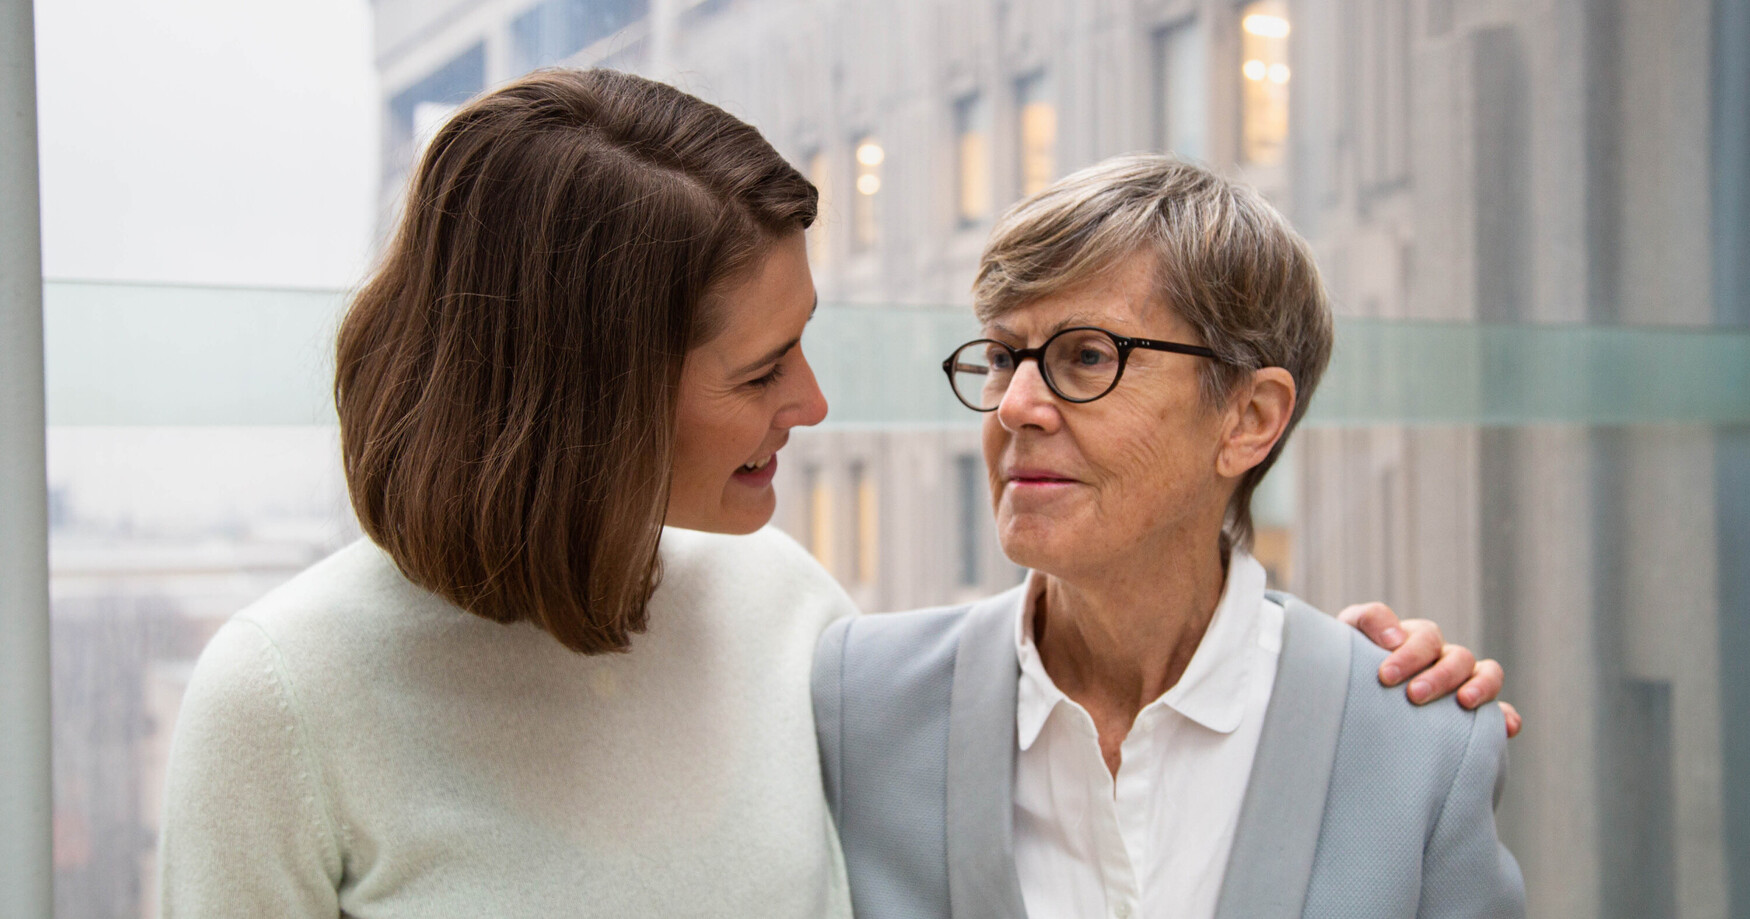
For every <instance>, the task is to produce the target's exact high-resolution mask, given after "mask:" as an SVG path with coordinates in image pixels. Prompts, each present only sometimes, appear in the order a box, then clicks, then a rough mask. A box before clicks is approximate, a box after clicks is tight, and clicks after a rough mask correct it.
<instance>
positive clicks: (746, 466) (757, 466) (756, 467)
mask: <svg viewBox="0 0 1750 919" xmlns="http://www.w3.org/2000/svg"><path fill="white" fill-rule="evenodd" d="M777 457H778V454H776V453H774V454H772V455H771V456H768V457H766V458H765V459H763V460H755V461H754V462H751V463H742V464H741V471H742V472H758V471H760V470H761V469H764V468H766V467H767V466H769V465H771V463H772V460H774V459H777Z"/></svg>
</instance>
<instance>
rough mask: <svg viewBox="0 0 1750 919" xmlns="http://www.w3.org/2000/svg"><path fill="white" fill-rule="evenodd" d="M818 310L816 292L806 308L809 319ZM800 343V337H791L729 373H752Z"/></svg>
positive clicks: (737, 374)
mask: <svg viewBox="0 0 1750 919" xmlns="http://www.w3.org/2000/svg"><path fill="white" fill-rule="evenodd" d="M819 311H820V294H818V293H817V294H815V295H814V305H813V306H812V307H809V309H808V318H809V319H810V320H813V319H814V314H815V313H817V312H819ZM801 343H802V339H800V338H792V339H790V340H789V341H787V342H785V343H784V344H782V345H779V346H778V347H776V348H773V349H772V350H770V351H767V352H766V353H765V354H763V355H761V356H760V359H759V360H757V361H750V362H749V363H746V364H743V365H742V366H741V367H739V368H737V369H736V370H735V371H734V372H733V373H732V374H731V376H741V375H742V374H747V373H753V372H754V371H755V370H758V369H760V368H761V367H764V366H765V365H767V364H770V363H771V362H773V361H775V360H777V359H778V358H780V357H783V356H784V355H786V354H789V353H790V349H791V348H794V347H796V346H797V345H799V344H801Z"/></svg>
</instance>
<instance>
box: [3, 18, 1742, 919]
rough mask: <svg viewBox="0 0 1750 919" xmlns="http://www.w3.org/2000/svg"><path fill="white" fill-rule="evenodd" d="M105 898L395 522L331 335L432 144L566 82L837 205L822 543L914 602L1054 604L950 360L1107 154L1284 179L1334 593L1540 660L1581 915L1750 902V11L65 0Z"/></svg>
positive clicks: (1323, 595)
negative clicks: (262, 633) (252, 610)
mask: <svg viewBox="0 0 1750 919" xmlns="http://www.w3.org/2000/svg"><path fill="white" fill-rule="evenodd" d="M37 31H38V60H39V85H40V91H41V113H42V114H41V120H42V137H41V145H42V151H43V167H42V169H43V207H44V215H43V221H44V232H45V236H44V261H45V271H46V274H47V276H48V282H47V285H46V293H45V322H46V348H47V351H46V354H47V372H48V399H49V403H48V410H49V424H50V427H49V431H48V446H49V470H50V511H51V574H52V584H51V590H52V601H53V628H54V633H53V639H54V651H53V654H54V662H53V665H54V666H53V679H54V705H55V718H54V724H55V728H54V730H55V735H54V757H55V762H54V766H55V871H56V887H55V898H56V915H58V916H60V917H62V919H85V917H93V919H95V917H117V916H152V915H154V914H155V909H154V899H155V891H154V883H155V882H154V878H155V862H154V844H155V836H156V833H157V829H158V799H159V791H160V785H161V781H162V770H163V763H164V757H165V752H166V747H167V744H168V740H169V736H170V732H171V730H172V728H173V726H174V722H175V716H176V710H177V706H178V704H179V701H180V699H181V695H182V690H183V686H184V685H185V682H186V679H187V676H188V673H189V671H190V668H191V667H192V665H193V661H194V659H195V657H196V656H197V655H198V654H199V652H200V649H201V647H202V646H203V644H204V643H205V641H206V639H207V638H208V637H209V636H210V635H211V634H212V632H213V631H214V629H216V628H217V626H218V624H219V623H220V622H221V621H223V619H224V618H225V617H226V616H228V615H229V614H231V613H232V612H235V611H236V610H237V609H239V608H241V607H242V606H244V605H246V604H248V603H249V602H250V601H252V600H254V599H255V598H257V597H259V596H260V595H261V594H263V593H264V592H266V591H267V590H269V589H271V588H272V587H273V586H274V585H275V584H277V583H279V582H280V581H282V580H284V579H286V578H287V577H289V576H291V575H292V574H293V573H295V572H296V571H298V570H299V569H300V568H302V567H304V566H306V565H308V564H309V563H311V562H313V561H314V560H316V559H318V558H320V557H322V556H323V555H325V554H326V553H328V552H330V551H332V550H334V549H335V548H337V547H339V546H341V545H343V544H345V543H346V542H348V541H350V540H352V539H354V538H357V532H358V531H357V527H356V525H355V524H354V523H353V521H352V519H351V513H350V510H349V508H348V505H347V502H346V497H345V492H344V485H343V482H342V480H341V477H340V474H339V462H338V454H337V442H336V434H335V428H334V426H333V421H332V406H331V403H330V400H329V396H328V386H329V374H330V367H331V358H330V355H329V349H330V346H331V336H332V332H333V328H334V325H335V322H336V321H337V318H338V316H339V313H340V311H341V310H342V309H344V307H345V304H346V301H347V292H348V290H349V289H350V288H351V287H353V286H354V285H356V284H357V282H358V281H359V280H360V279H361V278H362V277H363V276H364V273H365V272H366V271H367V270H368V267H369V263H370V257H371V255H372V252H373V251H374V247H375V246H376V244H377V241H378V240H379V239H380V237H381V234H382V233H383V232H384V228H385V227H387V226H389V225H390V223H391V221H392V219H393V215H394V213H395V211H396V208H397V205H398V198H399V195H400V193H401V187H402V184H403V183H404V181H405V179H406V176H407V173H408V170H409V167H410V165H411V163H412V162H413V160H414V158H415V157H416V155H417V154H418V152H419V150H420V148H421V145H422V143H423V142H424V141H425V139H426V138H428V137H429V135H430V133H431V131H432V130H433V128H434V127H435V126H436V125H438V124H440V123H442V121H443V119H444V118H445V117H447V115H448V114H449V113H450V112H451V111H453V109H454V108H455V106H456V105H458V104H459V103H461V102H463V101H464V100H466V99H467V98H469V97H470V96H472V95H473V94H476V93H478V92H480V91H481V90H483V89H487V88H490V87H492V86H495V85H498V84H500V83H502V82H503V81H505V80H508V79H510V78H513V77H515V76H517V75H518V74H521V73H524V72H526V71H528V70H530V69H533V68H536V67H542V66H549V65H555V64H564V65H573V66H595V65H601V66H610V67H616V68H621V69H626V70H632V71H636V72H639V73H643V74H646V75H649V76H653V77H656V78H660V79H664V80H668V81H671V82H673V83H675V84H676V85H678V86H680V87H681V88H683V89H686V90H688V91H690V92H693V93H695V94H697V95H699V96H702V97H703V98H705V99H708V100H711V101H713V102H716V103H718V104H719V105H722V106H724V107H725V108H727V109H728V110H729V111H731V112H733V113H735V114H737V115H739V116H741V117H743V118H744V119H746V120H748V121H750V122H751V123H753V124H754V125H756V126H758V127H759V128H760V129H761V130H762V131H763V132H764V133H765V135H766V136H767V137H768V138H769V139H770V140H771V141H772V143H773V144H774V145H775V146H776V147H777V148H778V149H779V150H780V151H781V152H783V153H784V154H785V155H786V156H788V157H789V158H790V159H791V161H792V162H794V163H795V164H796V165H797V167H798V168H800V169H801V170H802V171H803V172H804V173H805V174H807V175H808V176H809V177H810V179H812V180H813V181H814V183H815V184H816V185H817V186H818V187H819V188H820V191H821V200H822V204H823V208H822V215H823V216H822V219H821V221H820V222H819V224H818V225H817V226H816V227H815V229H814V230H813V231H811V234H810V243H809V244H810V254H811V259H812V261H813V265H814V270H815V279H816V284H817V286H818V288H819V291H820V296H821V303H822V306H821V310H820V315H819V317H818V318H817V320H816V321H815V322H814V324H813V326H812V327H811V329H810V331H809V333H808V336H807V338H806V339H805V342H804V345H805V347H806V349H807V350H808V354H809V357H810V359H811V360H812V362H813V363H814V366H815V368H816V369H817V371H818V373H819V375H820V380H821V385H822V388H823V389H824V390H825V392H826V395H827V397H828V399H829V400H830V402H831V404H832V413H831V416H830V417H829V419H828V421H827V423H826V424H824V425H822V426H821V427H820V428H818V429H815V430H811V431H807V432H798V434H797V436H795V437H794V439H793V440H792V442H791V446H790V447H789V448H788V450H787V451H786V459H785V463H784V465H783V466H782V468H781V471H780V474H779V481H778V488H779V494H780V505H779V512H778V520H777V522H778V524H779V525H780V526H782V527H783V528H784V529H786V530H788V531H789V532H790V533H792V534H793V535H795V536H796V538H797V539H798V540H800V541H801V542H802V543H803V544H804V545H806V546H807V547H808V548H809V549H810V550H811V551H812V552H813V553H814V554H815V556H816V557H817V558H819V560H820V561H821V562H822V564H824V565H825V566H827V567H828V568H829V569H830V570H831V571H832V572H833V573H834V575H835V576H837V577H838V578H839V579H840V580H841V581H842V582H843V583H844V584H845V586H846V587H847V589H849V590H850V591H851V593H852V594H853V596H854V597H855V598H856V599H857V600H858V601H859V602H860V603H861V604H862V605H863V607H864V608H865V609H867V610H871V611H877V610H889V609H899V608H905V607H909V606H917V605H926V604H934V603H941V602H948V601H953V600H959V599H965V598H969V597H972V596H977V595H982V594H985V593H989V592H992V591H995V590H999V589H1002V588H1005V587H1008V586H1010V585H1011V584H1013V583H1015V581H1016V579H1017V578H1018V577H1019V576H1020V571H1019V570H1018V569H1017V568H1016V567H1015V566H1013V565H1012V564H1011V563H1009V562H1008V561H1006V560H1005V559H1004V558H1003V556H1002V554H1001V552H1000V550H999V549H998V547H997V546H996V544H995V540H994V536H993V534H992V532H991V530H990V527H989V524H988V521H987V517H988V509H987V507H988V504H987V502H988V497H987V494H986V491H985V483H984V473H983V467H982V461H981V460H980V458H979V454H978V438H977V429H976V418H975V417H974V416H973V415H972V413H970V412H967V411H965V410H964V409H961V408H959V407H958V406H957V405H956V404H955V403H954V402H953V399H952V397H951V396H950V395H949V394H948V391H947V388H946V386H945V381H944V380H943V379H942V377H941V374H940V370H939V367H938V365H939V363H940V361H941V359H942V357H943V356H945V355H946V354H947V353H948V351H949V350H951V349H952V347H953V346H954V345H955V344H957V343H959V342H960V341H962V340H964V339H966V338H968V337H973V336H972V333H973V332H974V331H975V329H976V325H975V323H974V322H973V320H972V318H971V316H970V313H969V310H968V309H967V304H968V303H969V295H968V288H969V284H970V282H971V279H972V276H973V272H974V268H975V265H976V263H977V258H978V253H979V250H980V247H981V244H982V242H983V239H984V237H985V235H986V233H987V232H988V230H989V228H990V226H991V223H992V221H993V219H994V217H995V216H996V215H997V214H1000V213H1001V211H1002V210H1003V209H1004V208H1005V207H1006V206H1007V205H1008V204H1010V203H1011V202H1013V201H1015V200H1017V199H1018V198H1020V197H1021V196H1023V195H1025V194H1027V193H1029V192H1031V191H1034V190H1036V189H1038V188H1040V187H1043V186H1044V185H1045V184H1047V183H1049V182H1050V181H1052V180H1053V179H1055V178H1058V177H1060V176H1062V175H1064V174H1066V173H1068V172H1070V171H1073V170H1075V169H1077V168H1079V167H1082V166H1085V165H1088V164H1091V163H1093V162H1095V161H1097V160H1100V159H1102V158H1104V157H1107V156H1110V155H1113V154H1118V153H1124V152H1130V151H1136V150H1161V151H1171V152H1174V153H1177V154H1179V155H1182V156H1185V157H1188V158H1192V159H1195V160H1198V161H1201V162H1204V163H1206V164H1208V165H1210V166H1212V167H1213V168H1215V169H1217V170H1219V171H1221V172H1223V173H1226V174H1229V175H1232V176H1235V177H1237V178H1240V179H1243V180H1245V181H1248V182H1250V183H1253V184H1255V185H1256V186H1258V187H1259V188H1260V189H1262V190H1263V191H1264V192H1265V193H1266V194H1267V195H1268V196H1269V197H1270V198H1271V200H1272V201H1274V202H1275V203H1276V204H1277V206H1278V207H1280V208H1281V209H1282V210H1283V211H1284V212H1285V213H1287V214H1288V215H1289V217H1290V218H1291V219H1292V220H1293V221H1294V223H1295V224H1296V226H1298V227H1299V228H1300V230H1301V231H1302V232H1303V233H1304V234H1305V235H1306V236H1307V237H1308V239H1309V240H1310V241H1311V242H1312V244H1313V247H1314V249H1315V250H1316V252H1317V254H1318V257H1319V260H1320V264H1321V266H1322V268H1323V270H1324V272H1325V278H1326V281H1327V284H1328V286H1329V287H1330V290H1331V293H1332V295H1333V298H1334V303H1335V305H1336V309H1337V311H1338V314H1339V325H1338V344H1337V352H1336V356H1335V358H1334V362H1333V367H1332V370H1331V372H1330V374H1329V375H1328V377H1327V380H1326V382H1325V383H1324V384H1323V386H1322V388H1321V390H1320V393H1319V395H1318V397H1317V399H1316V400H1315V401H1314V403H1313V408H1312V413H1311V415H1310V416H1309V419H1308V421H1307V426H1306V427H1305V428H1303V429H1302V430H1301V432H1300V433H1298V434H1297V435H1296V437H1295V442H1294V443H1293V445H1292V446H1291V449H1290V450H1289V452H1288V454H1287V455H1286V457H1285V461H1284V462H1283V463H1282V464H1281V465H1280V466H1279V467H1278V469H1277V471H1275V472H1274V473H1273V474H1272V475H1271V477H1270V479H1269V480H1267V482H1266V488H1265V489H1264V491H1263V492H1262V493H1261V494H1260V497H1259V498H1258V503H1259V511H1258V513H1259V518H1260V519H1259V524H1260V530H1259V539H1258V550H1257V552H1258V555H1259V556H1260V557H1261V558H1262V559H1263V560H1264V561H1265V563H1266V565H1267V566H1268V568H1269V570H1270V573H1271V577H1272V579H1273V581H1274V582H1275V584H1276V585H1278V586H1280V587H1284V588H1286V589H1289V590H1293V591H1295V592H1297V593H1299V594H1301V595H1302V596H1303V597H1305V598H1307V599H1308V600H1310V601H1312V602H1313V603H1315V604H1319V605H1322V606H1324V607H1325V608H1327V609H1335V608H1337V607H1339V606H1341V605H1343V604H1345V603H1348V602H1355V601H1361V600H1368V599H1381V600H1385V601H1387V602H1389V603H1391V604H1392V605H1393V606H1394V607H1395V608H1396V609H1397V610H1398V611H1399V612H1400V613H1401V614H1404V615H1406V616H1423V617H1429V618H1432V619H1435V620H1436V621H1438V622H1439V623H1441V625H1442V626H1443V627H1444V629H1445V631H1446V633H1447V634H1448V635H1449V636H1451V637H1452V638H1453V639H1454V640H1457V641H1462V642H1465V643H1468V644H1470V645H1471V646H1472V647H1473V648H1476V649H1478V650H1479V651H1480V652H1481V653H1482V654H1483V655H1485V656H1493V657H1496V658H1499V659H1500V660H1501V661H1502V662H1503V663H1504V664H1505V665H1506V667H1507V670H1508V674H1509V680H1508V685H1507V691H1506V697H1507V698H1509V699H1510V700H1512V701H1513V702H1514V703H1516V704H1517V705H1518V706H1519V707H1520V710H1521V711H1522V712H1523V713H1524V714H1525V715H1526V717H1527V719H1528V727H1527V729H1526V731H1525V733H1524V734H1523V735H1522V736H1521V738H1520V739H1518V740H1515V741H1514V742H1513V744H1512V767H1511V774H1510V778H1509V782H1508V786H1507V792H1506V797H1505V798H1504V800H1503V801H1502V802H1501V805H1500V811H1499V816H1500V823H1501V828H1502V832H1503V835H1504V837H1505V839H1506V841H1507V843H1508V845H1509V846H1510V847H1511V848H1512V849H1513V851H1514V853H1515V854H1516V855H1517V856H1518V858H1519V861H1520V864H1521V865H1522V866H1523V867H1524V870H1525V875H1526V881H1527V887H1528V892H1529V905H1530V914H1531V915H1532V916H1538V917H1573V919H1582V917H1586V919H1589V917H1623V919H1654V917H1684V919H1702V917H1708V919H1712V917H1737V919H1747V917H1750V717H1747V716H1746V715H1745V714H1743V713H1744V712H1745V711H1747V710H1750V658H1747V656H1746V653H1745V650H1746V649H1747V648H1750V2H1747V0H1326V2H1313V0H887V2H882V3H861V2H849V0H533V2H531V0H375V2H366V0H312V2H307V3H299V4H290V3H269V4H253V5H252V4H241V5H239V4H231V3H222V2H219V0H166V2H163V3H158V4H152V5H150V8H148V5H145V4H128V3H123V2H121V0H54V2H49V0H44V2H39V3H38V4H37Z"/></svg>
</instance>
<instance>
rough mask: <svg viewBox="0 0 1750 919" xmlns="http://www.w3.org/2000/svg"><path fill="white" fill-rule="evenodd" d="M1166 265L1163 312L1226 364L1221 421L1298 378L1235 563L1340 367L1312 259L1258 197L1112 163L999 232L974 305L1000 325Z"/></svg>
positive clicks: (1133, 163)
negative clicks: (1106, 279) (1270, 374)
mask: <svg viewBox="0 0 1750 919" xmlns="http://www.w3.org/2000/svg"><path fill="white" fill-rule="evenodd" d="M1139 252H1141V253H1147V254H1149V255H1150V256H1151V257H1152V258H1153V260H1154V276H1155V290H1156V292H1157V297H1158V299H1159V300H1160V302H1161V303H1162V304H1163V305H1165V306H1166V307H1167V308H1168V309H1171V310H1172V311H1173V312H1174V313H1175V314H1177V315H1178V316H1179V318H1181V319H1183V320H1185V322H1186V323H1188V324H1189V325H1190V326H1191V328H1193V329H1195V330H1196V331H1197V334H1198V337H1200V338H1201V339H1202V344H1203V345H1204V346H1205V347H1207V348H1209V349H1210V350H1212V351H1214V352H1215V353H1216V354H1217V355H1219V360H1214V361H1201V362H1200V364H1201V367H1202V369H1201V374H1202V390H1203V401H1204V403H1205V404H1206V405H1208V406H1210V407H1211V408H1219V407H1221V406H1222V405H1224V404H1225V403H1226V401H1227V399H1228V398H1229V397H1230V396H1231V395H1232V394H1233V392H1234V388H1235V387H1236V386H1238V385H1239V384H1240V383H1241V382H1242V381H1243V380H1245V379H1246V378H1248V377H1249V376H1250V375H1251V373H1252V371H1255V370H1258V369H1260V368H1263V367H1281V368H1283V369H1285V370H1287V371H1288V373H1289V375H1290V376H1292V377H1294V384H1295V397H1294V398H1295V401H1294V411H1293V413H1292V414H1291V415H1290V416H1289V421H1288V427H1287V428H1285V429H1284V430H1283V432H1282V436H1281V437H1280V438H1279V439H1278V440H1277V441H1276V446H1275V447H1273V448H1272V449H1271V451H1270V454H1269V455H1268V456H1266V457H1265V458H1264V461H1263V462H1261V463H1259V464H1258V465H1256V466H1254V467H1252V468H1251V469H1249V470H1247V471H1246V473H1245V475H1243V476H1241V477H1240V481H1239V484H1238V485H1237V486H1236V487H1235V489H1234V493H1233V496H1232V497H1231V498H1230V499H1229V500H1228V506H1227V515H1226V520H1225V522H1224V524H1223V527H1222V548H1223V550H1224V551H1225V550H1227V549H1230V548H1232V547H1235V546H1237V547H1239V548H1242V549H1246V548H1250V546H1251V543H1252V493H1253V492H1254V491H1255V490H1257V487H1258V483H1259V482H1261V481H1263V479H1264V475H1265V473H1268V472H1269V471H1270V467H1271V466H1273V465H1275V464H1276V459H1277V457H1279V456H1281V455H1282V449H1283V446H1284V445H1285V444H1287V443H1288V435H1289V434H1291V433H1293V432H1294V428H1295V426H1296V425H1298V424H1299V423H1300V419H1301V418H1302V417H1304V416H1305V415H1306V409H1307V405H1308V404H1310V403H1311V402H1312V397H1313V390H1315V389H1317V388H1318V385H1319V377H1321V376H1323V375H1324V372H1325V365H1326V364H1327V363H1328V362H1329V361H1330V359H1331V345H1332V341H1333V335H1334V333H1333V330H1332V324H1331V306H1330V302H1329V300H1328V298H1327V296H1326V294H1325V287H1324V284H1323V282H1321V281H1320V280H1319V270H1318V266H1317V265H1315V264H1314V263H1313V257H1312V250H1311V249H1309V248H1308V247H1307V244H1306V241H1305V240H1303V239H1302V238H1301V237H1300V234H1298V233H1296V232H1295V231H1294V228H1293V227H1292V226H1290V225H1289V224H1288V220H1287V219H1286V218H1284V217H1283V216H1282V214H1281V213H1279V212H1278V211H1277V210H1276V209H1275V208H1274V207H1271V206H1270V203H1269V202H1268V201H1265V200H1264V196H1263V195H1260V194H1258V192H1257V191H1255V190H1253V189H1251V188H1249V187H1247V186H1245V185H1241V184H1239V183H1237V182H1230V181H1228V180H1227V179H1224V178H1222V177H1221V176H1218V175H1216V174H1215V173H1213V172H1210V171H1209V170H1207V169H1204V168H1202V167H1200V166H1196V165H1192V164H1190V163H1187V162H1184V161H1183V160H1179V159H1176V158H1174V157H1171V156H1164V155H1159V154H1135V155H1131V156H1118V157H1113V158H1112V159H1109V160H1105V161H1103V162H1100V163H1097V164H1095V165H1093V166H1090V167H1088V168H1087V169H1083V170H1081V171H1080V172H1077V173H1074V174H1072V175H1069V176H1066V177H1064V178H1063V179H1062V180H1060V181H1058V182H1057V183H1055V184H1053V185H1052V186H1051V187H1049V188H1046V189H1045V190H1044V191H1041V192H1039V193H1038V194H1036V195H1034V196H1033V197H1031V198H1028V199H1026V200H1024V201H1021V202H1020V203H1019V204H1016V205H1015V206H1014V207H1012V208H1010V209H1009V211H1008V212H1007V213H1005V214H1004V215H1003V216H1002V218H1001V219H1000V220H998V221H997V225H996V226H995V227H994V228H993V229H992V230H991V237H990V240H989V242H987V243H986V244H985V249H984V255H983V257H982V258H981V259H980V261H979V266H978V279H977V280H976V281H975V282H974V284H973V300H974V304H975V308H976V309H977V311H978V318H979V321H981V322H986V323H988V322H990V321H992V320H994V319H996V318H997V317H999V316H1001V315H1003V314H1004V313H1007V312H1009V311H1011V310H1014V309H1016V308H1019V307H1021V306H1024V305H1025V304H1027V303H1029V302H1032V301H1034V300H1037V299H1039V298H1041V297H1044V296H1047V295H1050V294H1053V293H1057V292H1060V291H1064V290H1068V289H1070V288H1073V287H1075V286H1077V285H1080V284H1083V283H1086V282H1087V281H1088V280H1090V279H1091V278H1093V277H1094V276H1095V275H1097V274H1099V273H1101V272H1103V271H1105V270H1107V269H1108V268H1110V267H1112V266H1113V265H1114V264H1115V263H1117V262H1119V261H1122V260H1124V259H1126V258H1128V257H1130V256H1131V255H1133V254H1135V253H1139Z"/></svg>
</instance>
